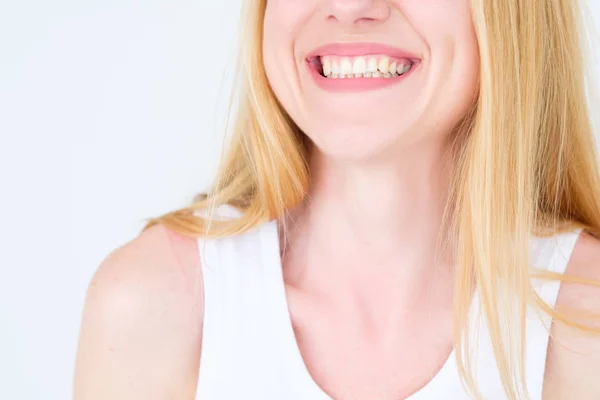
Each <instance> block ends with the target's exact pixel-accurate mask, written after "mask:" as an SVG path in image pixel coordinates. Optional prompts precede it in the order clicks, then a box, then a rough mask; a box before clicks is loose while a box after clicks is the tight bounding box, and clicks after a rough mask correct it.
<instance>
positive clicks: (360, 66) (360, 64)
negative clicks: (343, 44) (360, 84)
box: [352, 57, 367, 74]
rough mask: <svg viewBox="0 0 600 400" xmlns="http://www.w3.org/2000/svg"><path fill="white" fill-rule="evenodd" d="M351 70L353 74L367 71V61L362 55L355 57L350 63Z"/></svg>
mask: <svg viewBox="0 0 600 400" xmlns="http://www.w3.org/2000/svg"><path fill="white" fill-rule="evenodd" d="M352 72H354V73H355V74H364V73H365V72H367V61H366V60H365V58H364V57H356V59H355V60H354V64H353V65H352Z"/></svg>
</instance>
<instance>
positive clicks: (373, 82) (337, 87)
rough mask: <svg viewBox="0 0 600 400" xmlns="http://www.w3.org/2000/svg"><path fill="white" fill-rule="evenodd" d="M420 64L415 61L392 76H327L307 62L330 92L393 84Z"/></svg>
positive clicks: (369, 88)
mask: <svg viewBox="0 0 600 400" xmlns="http://www.w3.org/2000/svg"><path fill="white" fill-rule="evenodd" d="M418 66H419V63H415V64H414V65H413V66H412V68H411V69H410V71H408V72H406V73H404V74H403V75H400V76H396V77H392V78H342V79H339V78H338V79H333V78H325V77H324V76H323V75H321V73H320V72H319V71H317V69H316V68H314V67H313V66H311V65H310V64H309V63H308V62H307V67H308V69H309V71H310V73H311V75H312V77H313V79H314V80H315V82H316V84H317V86H319V87H320V88H321V89H323V90H326V91H328V92H363V91H368V90H376V89H381V88H385V87H388V86H393V85H396V84H399V83H400V82H403V81H404V80H405V79H406V78H408V76H409V75H411V74H412V73H413V71H414V70H415V69H417V67H418Z"/></svg>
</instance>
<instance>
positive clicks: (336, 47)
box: [306, 42, 419, 61]
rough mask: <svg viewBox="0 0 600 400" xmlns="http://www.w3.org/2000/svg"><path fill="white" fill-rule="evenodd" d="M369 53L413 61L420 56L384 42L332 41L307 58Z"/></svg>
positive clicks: (352, 55) (364, 54) (315, 50)
mask: <svg viewBox="0 0 600 400" xmlns="http://www.w3.org/2000/svg"><path fill="white" fill-rule="evenodd" d="M369 54H383V55H387V56H391V57H394V58H407V59H409V60H412V61H418V60H419V57H418V56H417V55H415V54H414V53H412V52H409V51H407V50H404V49H401V48H399V47H394V46H391V45H386V44H382V43H368V42H363V43H330V44H326V45H324V46H320V47H318V48H316V49H314V50H313V51H311V52H310V53H308V55H307V56H306V59H307V60H311V59H313V58H315V57H321V56H327V55H336V56H348V57H357V56H366V55H369Z"/></svg>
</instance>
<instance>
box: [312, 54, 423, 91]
mask: <svg viewBox="0 0 600 400" xmlns="http://www.w3.org/2000/svg"><path fill="white" fill-rule="evenodd" d="M306 62H307V65H308V67H309V70H310V72H311V75H312V77H313V78H314V80H315V82H316V83H317V85H318V86H319V87H321V88H322V89H325V90H327V91H362V90H371V89H378V88H382V87H386V86H389V85H393V84H396V83H399V82H401V81H403V80H404V79H405V78H406V77H407V76H408V75H410V74H411V72H412V71H413V70H415V69H416V67H417V66H419V65H420V60H419V59H418V58H417V57H416V56H414V55H412V54H409V53H407V52H404V51H402V50H400V49H397V48H394V47H389V46H385V45H380V44H369V43H359V44H353V43H344V44H333V45H327V46H323V47H321V48H319V49H316V50H315V51H313V52H312V53H311V54H309V55H308V57H307V58H306Z"/></svg>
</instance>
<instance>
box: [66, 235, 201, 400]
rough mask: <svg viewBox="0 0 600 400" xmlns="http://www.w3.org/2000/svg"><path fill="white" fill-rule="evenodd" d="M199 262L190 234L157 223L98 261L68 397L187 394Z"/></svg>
mask: <svg viewBox="0 0 600 400" xmlns="http://www.w3.org/2000/svg"><path fill="white" fill-rule="evenodd" d="M199 260H200V257H199V254H198V246H197V245H196V241H195V240H194V239H191V238H186V237H183V236H181V235H179V234H177V233H174V232H172V231H169V230H168V229H166V228H165V227H163V226H161V225H157V226H154V227H152V228H150V229H148V230H146V231H144V232H142V233H141V234H140V235H139V236H138V237H137V238H135V239H133V240H132V241H130V242H128V243H126V244H124V245H123V246H122V247H120V248H118V249H116V250H115V251H113V252H112V253H110V254H109V255H108V256H107V257H106V258H105V259H104V260H103V262H102V263H101V264H100V266H99V268H98V269H97V271H96V273H95V275H94V277H93V278H92V281H91V282H90V285H89V288H88V291H87V295H86V302H85V307H84V312H83V320H82V325H81V332H80V338H79V344H78V351H77V362H76V373H75V398H86V399H95V398H98V399H100V398H112V399H121V398H123V399H125V398H127V399H138V398H140V399H142V398H143V399H162V398H181V397H190V395H189V394H188V392H190V393H192V392H193V391H194V390H195V386H193V387H190V384H191V383H192V382H193V383H195V377H196V376H197V375H196V374H197V369H198V362H199V353H200V341H201V322H202V309H203V304H202V298H203V293H202V279H201V276H200V265H199ZM192 397H193V396H192Z"/></svg>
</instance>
